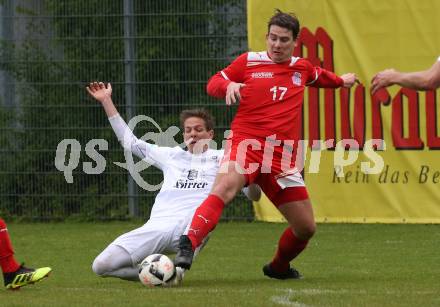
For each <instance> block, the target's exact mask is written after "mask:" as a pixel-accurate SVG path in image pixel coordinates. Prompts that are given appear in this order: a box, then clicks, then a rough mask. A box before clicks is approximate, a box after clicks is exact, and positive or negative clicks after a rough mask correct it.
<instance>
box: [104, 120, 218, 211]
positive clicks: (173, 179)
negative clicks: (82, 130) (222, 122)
mask: <svg viewBox="0 0 440 307" xmlns="http://www.w3.org/2000/svg"><path fill="white" fill-rule="evenodd" d="M109 121H110V124H111V126H112V128H113V130H114V132H115V133H116V136H117V137H118V140H119V141H120V142H121V144H122V145H123V147H124V149H126V150H129V151H131V152H132V153H133V154H135V155H136V156H138V157H139V158H141V159H143V160H145V161H147V162H148V163H150V164H152V165H154V166H155V167H157V168H159V169H160V170H161V171H162V172H163V175H164V176H163V177H164V181H163V185H162V188H161V189H160V191H159V193H158V194H157V196H156V199H155V202H154V205H153V208H152V210H151V215H150V219H151V218H156V217H160V218H163V217H173V218H175V217H177V218H178V217H184V216H185V217H186V216H192V215H193V214H194V211H195V210H196V208H197V207H198V206H199V205H200V204H201V203H202V202H203V201H204V200H205V198H206V197H208V195H209V192H210V191H211V188H212V185H213V183H214V180H215V177H216V175H217V171H218V169H219V166H220V161H221V160H222V158H223V150H213V149H208V150H207V151H205V152H204V153H202V154H192V153H190V152H189V151H185V150H183V149H182V148H180V147H177V146H176V147H161V146H157V145H153V144H149V143H147V142H145V141H143V140H140V139H138V138H137V137H136V136H135V135H134V134H133V132H132V131H131V129H130V128H129V127H128V126H127V124H126V123H125V121H124V120H123V119H122V118H121V116H120V115H119V114H118V115H115V116H113V117H111V118H109Z"/></svg>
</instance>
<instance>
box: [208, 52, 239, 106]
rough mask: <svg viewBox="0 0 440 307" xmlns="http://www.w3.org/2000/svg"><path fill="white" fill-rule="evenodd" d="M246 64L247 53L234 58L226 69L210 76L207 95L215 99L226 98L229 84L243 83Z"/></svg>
mask: <svg viewBox="0 0 440 307" xmlns="http://www.w3.org/2000/svg"><path fill="white" fill-rule="evenodd" d="M246 63H247V53H243V54H242V55H240V56H239V57H238V58H236V59H235V60H234V61H233V62H232V63H231V64H229V66H228V67H226V68H225V69H223V70H221V71H219V72H217V73H216V74H215V75H214V76H212V77H211V78H210V79H209V81H208V84H207V86H206V91H207V92H208V95H210V96H213V97H216V98H224V97H225V96H226V89H227V87H228V85H229V83H231V82H232V81H233V82H237V83H243V82H244V73H245V68H246Z"/></svg>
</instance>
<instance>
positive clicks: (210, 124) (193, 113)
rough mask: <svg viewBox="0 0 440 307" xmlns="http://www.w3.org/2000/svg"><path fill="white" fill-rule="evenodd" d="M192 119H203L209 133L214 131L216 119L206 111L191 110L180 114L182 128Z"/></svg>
mask: <svg viewBox="0 0 440 307" xmlns="http://www.w3.org/2000/svg"><path fill="white" fill-rule="evenodd" d="M190 117H198V118H201V119H203V121H204V122H205V127H206V130H207V131H211V130H214V117H212V115H211V114H210V113H209V112H208V111H206V110H205V109H191V110H183V111H182V112H180V126H181V127H182V128H185V127H184V124H185V121H186V120H187V119H188V118H190Z"/></svg>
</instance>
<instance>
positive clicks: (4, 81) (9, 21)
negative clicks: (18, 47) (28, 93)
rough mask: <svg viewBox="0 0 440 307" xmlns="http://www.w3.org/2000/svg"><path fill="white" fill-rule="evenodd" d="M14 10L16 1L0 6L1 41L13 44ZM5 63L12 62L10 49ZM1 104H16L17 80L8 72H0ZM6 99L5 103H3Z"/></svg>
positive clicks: (13, 110) (11, 105)
mask: <svg viewBox="0 0 440 307" xmlns="http://www.w3.org/2000/svg"><path fill="white" fill-rule="evenodd" d="M14 9H15V0H8V1H5V2H4V3H3V5H2V6H0V16H1V17H0V20H1V22H0V39H4V40H6V41H7V42H8V44H9V43H12V41H13V39H14V25H13V23H14ZM3 60H5V61H12V54H11V51H10V50H9V49H8V50H7V53H6V54H5V58H3ZM0 97H1V98H0V103H2V102H3V103H4V105H5V106H8V107H14V106H15V105H16V103H15V80H14V78H12V77H11V75H10V74H9V73H8V72H2V71H0ZM2 99H4V101H2ZM9 112H16V110H15V109H12V108H11V109H10V111H9Z"/></svg>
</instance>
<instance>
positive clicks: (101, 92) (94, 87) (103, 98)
mask: <svg viewBox="0 0 440 307" xmlns="http://www.w3.org/2000/svg"><path fill="white" fill-rule="evenodd" d="M86 90H87V92H88V93H89V94H90V96H92V97H93V98H95V99H96V100H98V101H99V102H100V103H101V105H102V106H103V107H104V110H105V113H106V114H107V117H109V118H110V117H112V116H115V115H117V114H118V110H117V109H116V107H115V105H114V103H113V101H112V85H111V84H110V83H107V86H106V85H105V84H104V83H103V82H91V83H90V84H89V86H87V87H86Z"/></svg>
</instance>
